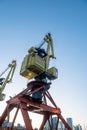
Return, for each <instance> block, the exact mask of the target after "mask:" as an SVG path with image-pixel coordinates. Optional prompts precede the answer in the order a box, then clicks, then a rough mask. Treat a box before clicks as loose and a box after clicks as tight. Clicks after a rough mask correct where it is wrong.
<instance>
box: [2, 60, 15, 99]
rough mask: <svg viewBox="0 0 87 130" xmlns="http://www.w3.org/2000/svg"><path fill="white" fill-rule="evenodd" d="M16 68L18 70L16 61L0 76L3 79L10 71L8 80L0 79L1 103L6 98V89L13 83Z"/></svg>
mask: <svg viewBox="0 0 87 130" xmlns="http://www.w3.org/2000/svg"><path fill="white" fill-rule="evenodd" d="M15 68H16V61H15V60H13V61H12V63H11V64H9V65H8V67H7V69H6V70H5V71H4V72H2V74H1V75H0V77H1V76H2V75H3V74H4V73H5V72H6V71H7V70H8V69H10V70H9V73H8V75H7V77H6V78H0V85H1V86H0V101H2V100H4V98H5V94H3V93H2V92H3V90H4V89H5V86H6V84H7V83H9V82H11V81H12V78H13V75H14V72H15Z"/></svg>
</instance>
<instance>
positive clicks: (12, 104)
mask: <svg viewBox="0 0 87 130" xmlns="http://www.w3.org/2000/svg"><path fill="white" fill-rule="evenodd" d="M34 87H35V84H29V85H28V87H27V88H26V89H25V90H23V91H22V92H20V93H19V94H18V95H16V96H15V97H13V98H11V99H10V100H8V101H7V106H6V108H5V110H4V112H3V114H2V115H1V117H0V126H2V124H3V122H4V121H5V120H6V121H7V122H10V113H11V111H12V110H13V109H14V108H16V112H15V115H14V118H13V121H12V124H11V125H10V126H9V125H7V127H6V130H13V128H14V123H15V120H16V117H17V115H18V111H19V110H20V111H21V114H22V116H23V120H24V123H25V127H26V130H33V126H32V124H31V119H30V116H29V112H34V113H37V114H41V115H43V120H42V123H41V124H40V128H39V130H43V129H44V125H45V123H46V121H48V122H49V127H50V130H53V124H51V123H50V117H51V116H53V115H56V116H57V117H58V118H57V119H58V120H57V123H56V130H58V123H59V119H60V120H61V121H62V122H63V124H64V125H65V127H66V128H67V129H68V130H72V129H71V128H70V126H69V125H68V124H67V122H66V121H65V119H64V118H63V116H62V115H61V110H60V108H58V107H57V105H56V104H55V102H54V100H53V98H52V96H51V95H50V93H49V91H48V90H46V86H45V85H44V84H39V88H36V89H33V88H34ZM42 90H43V91H44V90H46V91H44V94H43V97H42V101H36V100H34V99H32V96H31V95H32V94H33V93H36V92H38V91H42ZM48 101H49V102H51V104H52V105H51V106H49V105H48V103H47V102H48Z"/></svg>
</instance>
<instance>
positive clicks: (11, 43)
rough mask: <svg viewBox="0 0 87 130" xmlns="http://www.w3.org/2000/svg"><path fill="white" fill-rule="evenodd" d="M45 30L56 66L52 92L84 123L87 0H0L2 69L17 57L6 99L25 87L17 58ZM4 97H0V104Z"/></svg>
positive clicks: (68, 114) (86, 109) (66, 111)
mask: <svg viewBox="0 0 87 130" xmlns="http://www.w3.org/2000/svg"><path fill="white" fill-rule="evenodd" d="M48 32H50V33H51V34H52V37H53V41H54V49H55V55H56V57H57V59H56V61H55V65H56V67H57V68H58V72H59V74H58V79H57V80H55V81H54V82H53V84H52V85H51V89H50V93H51V95H52V97H53V98H54V100H55V102H56V104H57V105H58V106H59V107H60V108H61V111H62V115H63V116H64V117H65V118H66V117H72V118H73V122H74V124H79V123H80V124H81V125H84V124H85V125H87V68H86V67H87V1H86V0H0V61H1V62H0V72H2V71H3V70H4V69H5V68H6V67H7V65H8V64H9V63H10V62H11V61H12V60H13V59H16V60H17V68H16V71H15V74H14V78H13V83H12V84H9V85H7V87H6V89H5V90H4V93H6V94H7V96H6V99H5V101H6V100H8V99H9V95H11V96H13V95H15V94H17V93H19V92H20V91H22V90H23V88H26V83H27V79H25V78H23V77H21V76H20V75H19V72H20V66H21V62H22V60H23V58H24V56H25V55H26V54H27V50H28V49H29V48H30V47H31V46H32V45H37V44H39V43H40V42H41V41H42V39H43V37H44V36H45V34H46V33H48ZM5 101H3V102H0V105H1V107H2V108H5V106H6V103H5ZM2 111H3V109H1V110H0V115H1V113H2Z"/></svg>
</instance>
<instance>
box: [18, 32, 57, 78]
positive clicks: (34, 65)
mask: <svg viewBox="0 0 87 130" xmlns="http://www.w3.org/2000/svg"><path fill="white" fill-rule="evenodd" d="M45 43H46V44H47V47H46V48H44V47H43V45H44V44H45ZM50 58H55V56H54V48H53V40H52V37H51V34H50V33H48V34H47V35H46V36H45V37H44V39H43V42H42V43H41V44H40V46H39V47H31V48H30V49H29V50H28V54H27V55H26V56H25V57H24V60H23V62H22V65H21V70H20V75H22V76H24V77H26V78H28V79H33V78H35V79H40V80H43V79H45V80H46V79H47V78H48V79H50V80H54V79H56V78H57V77H58V70H57V68H55V67H51V68H49V62H50Z"/></svg>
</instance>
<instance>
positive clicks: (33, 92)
mask: <svg viewBox="0 0 87 130" xmlns="http://www.w3.org/2000/svg"><path fill="white" fill-rule="evenodd" d="M44 44H46V45H47V46H46V48H45V47H44ZM54 58H55V55H54V48H53V40H52V36H51V34H50V33H48V34H47V35H46V36H45V37H44V38H43V42H42V43H41V44H40V46H39V47H31V48H29V50H28V54H27V55H26V56H25V57H24V59H23V62H22V65H21V69H20V75H21V76H23V77H25V78H27V79H28V80H29V82H28V83H27V87H26V89H24V90H23V91H22V92H20V93H19V94H17V95H16V96H14V97H13V98H11V99H10V100H8V101H7V106H6V108H5V110H4V112H3V114H2V116H1V118H0V126H1V125H2V124H3V122H4V120H5V119H6V121H7V125H6V127H5V128H7V129H6V130H13V128H14V123H15V120H16V117H17V114H18V111H19V110H20V111H21V114H22V116H23V120H24V123H25V127H26V130H33V126H32V123H31V118H30V115H29V112H32V113H37V114H40V115H43V120H42V123H41V124H40V128H39V130H43V129H44V126H45V124H46V122H47V121H48V123H49V129H50V130H53V124H52V123H51V122H50V118H51V117H52V116H54V115H55V116H57V123H56V126H55V130H58V123H59V120H61V121H62V122H63V124H64V125H65V127H66V128H67V129H68V130H72V129H71V127H70V126H69V125H68V123H67V122H66V121H65V119H64V118H63V116H62V114H61V110H60V108H59V107H58V106H57V105H56V103H55V101H54V100H53V98H52V96H51V94H50V93H49V89H50V86H51V81H52V80H55V79H57V78H58V70H57V68H56V67H54V66H53V67H51V68H50V61H51V60H52V59H54ZM48 102H50V104H51V105H49V104H48ZM14 108H16V112H15V115H14V118H13V120H12V121H11V125H10V126H9V125H8V123H9V122H10V117H11V111H12V110H13V109H14Z"/></svg>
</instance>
